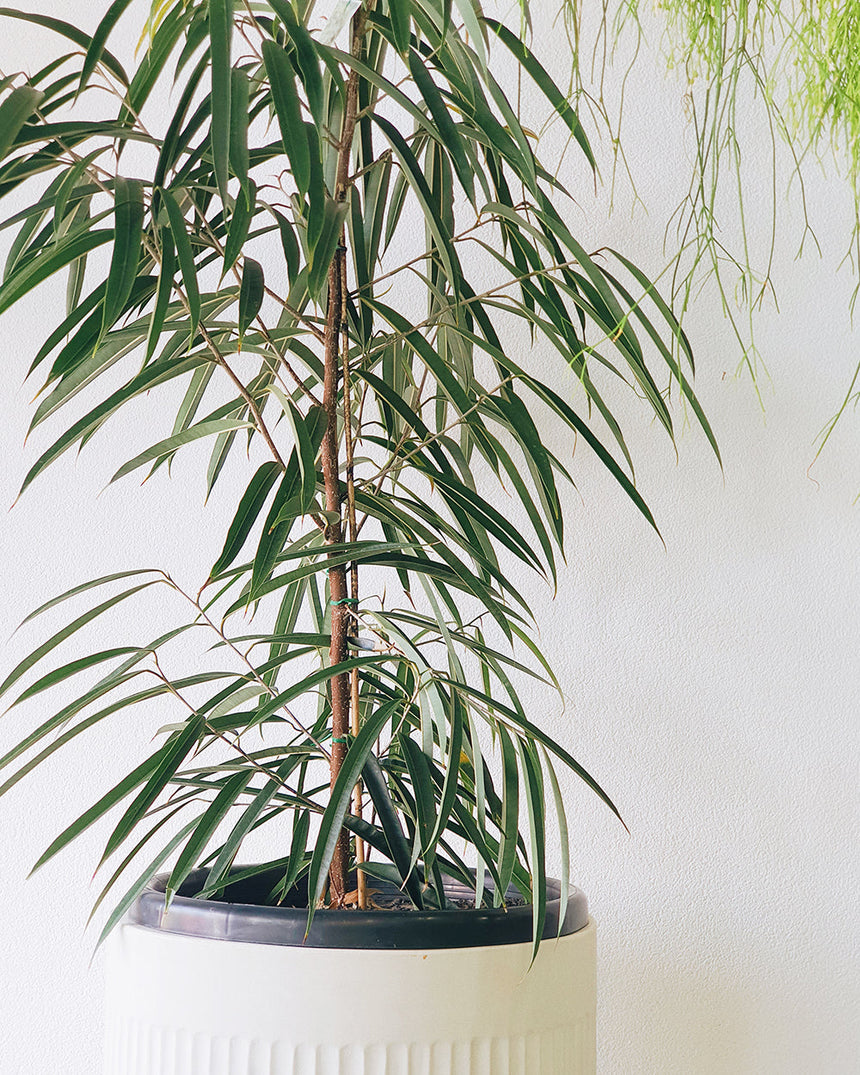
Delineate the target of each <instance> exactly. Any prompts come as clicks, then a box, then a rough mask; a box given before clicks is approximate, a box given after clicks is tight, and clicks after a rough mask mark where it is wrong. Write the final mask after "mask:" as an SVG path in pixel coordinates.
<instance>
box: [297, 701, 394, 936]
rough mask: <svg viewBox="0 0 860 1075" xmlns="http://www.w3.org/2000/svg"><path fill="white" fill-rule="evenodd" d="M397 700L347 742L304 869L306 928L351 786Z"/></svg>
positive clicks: (382, 709)
mask: <svg viewBox="0 0 860 1075" xmlns="http://www.w3.org/2000/svg"><path fill="white" fill-rule="evenodd" d="M399 704H400V702H399V700H397V701H394V702H389V703H387V704H386V705H382V706H380V707H379V708H378V709H376V710H375V711H374V712H373V713H371V714H370V716H369V717H367V719H366V720H365V722H364V726H363V727H362V729H361V731H360V732H359V733H358V735H357V736H356V737H355V739H354V740H353V742H352V743H350V745H349V749H348V750H347V752H346V757H345V758H344V761H343V765H342V766H341V769H340V772H339V773H338V775H337V778H336V780H335V782H334V786H333V787H332V790H331V795H330V797H329V801H328V804H327V806H326V808H325V812H324V813H323V816H322V819H321V820H320V827H319V832H318V834H317V837H316V842H315V845H314V852H313V856H312V858H311V865H310V871H309V873H308V893H309V898H308V929H310V925H311V922H312V920H313V915H314V910H315V908H316V906H317V904H318V903H319V901H320V899H321V897H322V894H323V891H324V890H325V884H326V878H327V876H328V869H329V866H330V865H331V860H332V857H333V856H334V849H335V845H336V844H337V841H338V837H339V836H340V831H341V829H342V828H343V820H344V817H345V815H346V813H347V811H348V809H349V804H350V801H351V798H352V790H353V788H354V787H355V785H356V782H357V780H358V778H359V776H360V775H361V772H362V770H363V769H364V767H365V764H366V762H367V759H368V758H369V756H370V752H371V750H372V749H373V746H374V744H375V742H376V740H377V739H378V738H379V736H380V735H381V733H382V730H383V729H384V727H385V725H386V724H387V723H388V721H389V720H390V719H391V716H392V714H393V713H394V711H395V710H396V708H397V706H398V705H399Z"/></svg>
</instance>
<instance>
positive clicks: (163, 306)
mask: <svg viewBox="0 0 860 1075" xmlns="http://www.w3.org/2000/svg"><path fill="white" fill-rule="evenodd" d="M159 236H160V238H161V270H160V272H159V274H158V287H157V289H156V292H155V306H154V307H153V310H152V317H151V318H150V322H149V329H148V331H147V336H146V357H145V358H144V365H147V364H148V362H149V360H150V359H151V358H152V356H153V355H154V354H155V349H156V347H157V346H158V343H159V341H160V339H161V333H162V331H163V329H164V319H165V317H166V316H167V309H168V306H169V305H170V297H171V295H172V294H173V281H174V278H175V275H176V248H175V247H174V245H173V239H172V237H171V232H170V231H169V230H168V229H167V228H161V229H160V231H159Z"/></svg>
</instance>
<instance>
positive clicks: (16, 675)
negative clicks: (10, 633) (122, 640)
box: [0, 579, 159, 696]
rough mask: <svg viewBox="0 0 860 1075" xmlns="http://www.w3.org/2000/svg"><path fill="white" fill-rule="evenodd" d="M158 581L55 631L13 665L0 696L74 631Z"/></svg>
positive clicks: (111, 600)
mask: <svg viewBox="0 0 860 1075" xmlns="http://www.w3.org/2000/svg"><path fill="white" fill-rule="evenodd" d="M158 581H159V580H158V579H156V580H154V581H153V582H142V583H140V584H139V585H138V586H132V587H131V589H129V590H124V591H123V592H122V593H121V594H117V595H115V596H114V597H109V598H108V599H107V600H106V601H103V602H102V603H101V604H100V605H97V606H96V607H95V608H91V609H89V610H88V611H87V612H84V613H83V614H82V615H81V616H78V618H77V619H76V620H73V621H72V622H71V623H70V624H67V625H66V626H65V627H63V628H62V629H61V630H59V631H57V633H56V634H54V635H51V637H50V638H49V639H48V640H47V642H43V643H42V645H41V646H38V647H37V648H36V649H34V650H33V651H32V653H29V654H28V655H27V656H26V657H25V658H24V659H23V660H22V661H19V662H18V664H16V665H15V667H14V668H13V669H12V671H11V672H10V673H9V675H8V676H7V677H6V678H5V679H4V680H3V683H2V684H0V696H2V695H4V694H5V693H6V691H8V690H9V688H10V687H12V686H14V684H15V683H17V682H18V680H19V679H20V678H21V676H23V675H24V673H25V672H28V671H29V670H30V669H31V668H32V667H33V665H35V664H38V662H39V661H41V659H42V658H43V657H45V656H46V655H47V654H48V653H50V652H51V650H52V649H56V647H57V646H59V645H60V643H61V642H65V640H66V639H67V638H70V637H71V636H72V635H73V634H75V632H76V631H79V630H80V629H81V628H82V627H86V625H87V624H88V623H91V622H92V621H93V620H94V619H96V618H97V617H99V616H101V615H102V613H104V612H107V610H108V609H110V608H113V607H114V605H117V604H119V603H120V601H125V600H126V599H127V598H129V597H132V596H133V595H134V594H136V593H139V592H140V591H141V590H145V589H147V588H148V587H150V586H154V585H156V583H157V582H158ZM78 592H80V591H78ZM58 600H61V599H60V598H56V599H55V601H54V603H56V602H57V601H58ZM47 607H48V606H47V605H43V606H42V610H44V609H45V608H47ZM37 611H38V610H37ZM35 614H36V613H33V615H35Z"/></svg>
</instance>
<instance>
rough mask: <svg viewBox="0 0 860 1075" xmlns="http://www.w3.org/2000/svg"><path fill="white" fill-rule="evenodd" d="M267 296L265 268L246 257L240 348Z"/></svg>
mask: <svg viewBox="0 0 860 1075" xmlns="http://www.w3.org/2000/svg"><path fill="white" fill-rule="evenodd" d="M264 295H265V281H264V278H263V266H262V265H261V264H260V263H259V261H255V260H254V259H253V258H248V257H246V258H245V260H244V262H243V264H242V286H241V287H240V288H239V346H240V347H241V344H242V337H243V336H244V335H245V333H246V332H247V331H248V328H249V327H250V325H251V324H252V322H253V321H254V319H255V318H256V316H257V314H258V313H259V312H260V307H261V306H262V305H263V296H264Z"/></svg>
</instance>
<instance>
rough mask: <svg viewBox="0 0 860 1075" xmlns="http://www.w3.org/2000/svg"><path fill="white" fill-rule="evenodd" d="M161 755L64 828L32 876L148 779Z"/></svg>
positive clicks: (37, 863)
mask: <svg viewBox="0 0 860 1075" xmlns="http://www.w3.org/2000/svg"><path fill="white" fill-rule="evenodd" d="M159 756H160V752H156V753H154V754H151V755H150V756H149V757H148V758H147V759H146V761H144V762H142V763H141V764H140V765H138V766H137V767H136V768H135V769H132V771H131V772H130V773H129V774H128V775H127V776H125V777H123V778H122V780H120V782H119V783H118V784H115V785H114V786H113V787H112V788H111V789H110V791H108V792H107V793H106V794H104V795H103V796H102V797H101V798H100V799H99V800H98V802H96V803H94V804H93V805H92V806H91V807H89V809H87V810H85V811H84V812H83V813H82V814H81V815H80V817H78V818H77V819H76V820H75V821H73V822H72V824H71V825H69V826H68V827H67V828H65V829H63V831H62V832H61V833H60V835H59V836H58V837H57V838H56V839H55V840H53V841H52V842H51V844H50V845H49V846H48V847H47V848H46V849H45V850H44V851H43V852H42V854H41V855H40V856H39V858H38V860H37V861H36V863H35V865H34V866H33V868H32V870H31V871H30V875H31V876H32V875H33V874H34V873H35V872H36V870H38V869H39V868H40V867H41V866H44V865H45V863H46V862H48V861H49V860H50V859H52V858H53V857H54V855H56V854H57V853H58V852H60V851H62V850H63V848H64V847H66V846H67V845H68V844H69V843H71V841H72V840H74V839H76V838H77V837H78V836H80V835H81V833H83V832H85V831H86V830H87V829H88V828H89V827H90V826H91V825H94V824H95V822H96V821H98V820H99V819H100V818H102V817H104V815H105V814H106V813H107V812H108V811H109V810H112V809H113V808H114V806H116V804H117V803H119V802H122V800H123V799H124V798H125V797H126V796H127V795H129V794H130V793H131V792H132V791H134V789H135V788H136V787H138V786H139V785H140V784H142V783H143V782H144V781H145V780H146V779H148V778H149V776H150V775H151V773H152V772H153V770H154V769H155V767H156V766H157V764H158V758H159Z"/></svg>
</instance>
